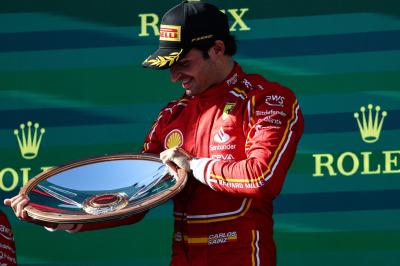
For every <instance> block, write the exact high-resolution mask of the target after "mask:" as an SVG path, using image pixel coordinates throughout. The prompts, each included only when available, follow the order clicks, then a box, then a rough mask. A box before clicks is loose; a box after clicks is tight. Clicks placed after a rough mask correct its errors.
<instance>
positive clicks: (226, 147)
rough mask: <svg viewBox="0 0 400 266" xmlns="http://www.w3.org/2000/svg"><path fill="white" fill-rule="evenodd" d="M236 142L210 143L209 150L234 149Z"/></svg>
mask: <svg viewBox="0 0 400 266" xmlns="http://www.w3.org/2000/svg"><path fill="white" fill-rule="evenodd" d="M235 149H236V144H225V145H210V151H225V150H235Z"/></svg>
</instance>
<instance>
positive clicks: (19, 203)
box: [4, 194, 29, 220]
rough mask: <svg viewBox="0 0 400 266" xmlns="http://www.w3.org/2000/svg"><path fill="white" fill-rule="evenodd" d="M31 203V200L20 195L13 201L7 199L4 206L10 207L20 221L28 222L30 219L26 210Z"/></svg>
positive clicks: (12, 199) (13, 198)
mask: <svg viewBox="0 0 400 266" xmlns="http://www.w3.org/2000/svg"><path fill="white" fill-rule="evenodd" d="M28 203H29V198H28V197H27V196H25V195H20V194H18V195H17V196H15V197H12V198H11V199H5V200H4V205H7V206H10V207H11V208H12V209H13V210H14V213H15V216H17V218H19V219H23V220H27V219H29V216H28V213H27V211H26V210H25V209H24V208H25V206H26V205H28Z"/></svg>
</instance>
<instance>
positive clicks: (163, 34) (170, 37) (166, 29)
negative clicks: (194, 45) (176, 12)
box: [160, 25, 181, 42]
mask: <svg viewBox="0 0 400 266" xmlns="http://www.w3.org/2000/svg"><path fill="white" fill-rule="evenodd" d="M160 41H169V42H180V41H181V26H174V25H161V26H160Z"/></svg>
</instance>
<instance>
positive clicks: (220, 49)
mask: <svg viewBox="0 0 400 266" xmlns="http://www.w3.org/2000/svg"><path fill="white" fill-rule="evenodd" d="M208 54H209V55H210V57H219V56H224V54H225V44H224V42H223V41H221V40H216V41H215V42H214V45H213V46H212V47H211V48H210V50H209V51H208Z"/></svg>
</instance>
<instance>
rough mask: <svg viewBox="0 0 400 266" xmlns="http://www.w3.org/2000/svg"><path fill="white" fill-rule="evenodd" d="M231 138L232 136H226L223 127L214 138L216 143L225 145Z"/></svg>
mask: <svg viewBox="0 0 400 266" xmlns="http://www.w3.org/2000/svg"><path fill="white" fill-rule="evenodd" d="M230 138H231V136H229V135H228V134H226V133H225V132H224V130H223V129H222V127H221V128H220V129H219V130H218V133H217V134H215V136H214V141H215V142H218V143H225V142H227V141H228V140H229V139H230Z"/></svg>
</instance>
